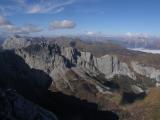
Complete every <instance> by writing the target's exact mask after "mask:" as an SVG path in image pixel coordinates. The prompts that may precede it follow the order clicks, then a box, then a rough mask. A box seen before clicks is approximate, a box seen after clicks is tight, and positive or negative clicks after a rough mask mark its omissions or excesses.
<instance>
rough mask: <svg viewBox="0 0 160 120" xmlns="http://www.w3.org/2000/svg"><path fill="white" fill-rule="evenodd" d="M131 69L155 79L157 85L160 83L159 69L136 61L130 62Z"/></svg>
mask: <svg viewBox="0 0 160 120" xmlns="http://www.w3.org/2000/svg"><path fill="white" fill-rule="evenodd" d="M131 64H132V67H133V70H134V71H135V72H136V73H138V74H140V75H144V76H146V77H149V78H151V79H155V80H156V81H157V86H159V83H160V70H158V69H155V68H154V67H151V66H147V65H143V64H139V63H138V62H132V63H131Z"/></svg>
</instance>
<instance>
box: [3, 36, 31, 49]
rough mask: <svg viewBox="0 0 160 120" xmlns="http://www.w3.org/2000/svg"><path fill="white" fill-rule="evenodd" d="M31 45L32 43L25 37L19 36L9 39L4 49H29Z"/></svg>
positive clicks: (5, 42)
mask: <svg viewBox="0 0 160 120" xmlns="http://www.w3.org/2000/svg"><path fill="white" fill-rule="evenodd" d="M30 44H31V41H30V40H29V39H27V38H25V37H20V36H18V35H15V36H12V37H9V38H7V39H6V40H5V41H4V43H3V44H2V47H3V49H19V48H23V47H27V46H29V45H30Z"/></svg>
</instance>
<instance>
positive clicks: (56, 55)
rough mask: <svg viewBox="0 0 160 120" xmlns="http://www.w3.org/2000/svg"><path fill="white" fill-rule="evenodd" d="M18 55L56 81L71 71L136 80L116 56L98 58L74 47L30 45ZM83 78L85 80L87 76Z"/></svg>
mask: <svg viewBox="0 0 160 120" xmlns="http://www.w3.org/2000/svg"><path fill="white" fill-rule="evenodd" d="M16 53H17V54H18V55H19V56H21V57H22V58H24V59H25V61H26V63H27V64H28V65H29V66H30V67H31V68H35V69H40V70H43V71H45V72H46V73H48V74H49V75H50V76H51V77H52V78H53V79H54V80H57V79H59V78H58V76H65V73H66V72H67V71H68V70H70V69H72V70H73V71H76V69H78V70H79V71H85V72H86V73H89V74H90V75H91V76H97V75H99V74H104V75H105V78H107V79H108V78H112V77H113V76H114V75H126V76H128V77H130V78H132V79H136V77H135V75H134V73H133V72H131V71H130V69H129V68H128V66H127V64H125V63H123V62H120V61H119V60H118V58H117V57H116V56H111V55H105V56H103V57H100V58H96V57H95V56H93V55H92V54H91V53H89V52H81V51H79V50H77V49H75V48H72V47H68V48H64V47H60V46H58V45H56V44H46V43H43V44H34V45H30V46H28V47H26V48H22V49H18V50H16ZM77 74H79V73H77ZM81 77H82V78H85V75H83V76H81ZM61 78H63V79H66V78H64V77H61ZM66 81H67V80H66Z"/></svg>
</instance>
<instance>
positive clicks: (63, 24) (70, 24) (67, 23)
mask: <svg viewBox="0 0 160 120" xmlns="http://www.w3.org/2000/svg"><path fill="white" fill-rule="evenodd" d="M75 26H76V23H75V22H74V21H71V20H62V21H59V20H56V21H53V22H51V23H50V24H49V28H50V29H51V30H55V29H72V28H74V27H75Z"/></svg>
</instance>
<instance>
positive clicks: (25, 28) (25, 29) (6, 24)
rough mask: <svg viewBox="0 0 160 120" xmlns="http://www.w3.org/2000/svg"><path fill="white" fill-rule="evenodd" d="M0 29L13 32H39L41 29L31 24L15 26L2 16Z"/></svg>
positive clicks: (0, 17)
mask: <svg viewBox="0 0 160 120" xmlns="http://www.w3.org/2000/svg"><path fill="white" fill-rule="evenodd" d="M0 29H1V30H3V31H4V32H7V33H13V34H30V33H36V32H41V31H42V30H43V29H41V28H40V27H38V26H36V25H33V24H28V25H25V26H22V27H17V26H15V25H14V24H12V23H11V22H10V21H8V20H6V19H5V18H4V17H2V16H0Z"/></svg>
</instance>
